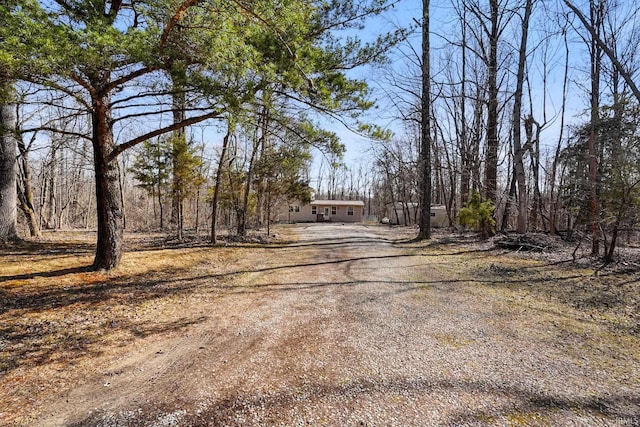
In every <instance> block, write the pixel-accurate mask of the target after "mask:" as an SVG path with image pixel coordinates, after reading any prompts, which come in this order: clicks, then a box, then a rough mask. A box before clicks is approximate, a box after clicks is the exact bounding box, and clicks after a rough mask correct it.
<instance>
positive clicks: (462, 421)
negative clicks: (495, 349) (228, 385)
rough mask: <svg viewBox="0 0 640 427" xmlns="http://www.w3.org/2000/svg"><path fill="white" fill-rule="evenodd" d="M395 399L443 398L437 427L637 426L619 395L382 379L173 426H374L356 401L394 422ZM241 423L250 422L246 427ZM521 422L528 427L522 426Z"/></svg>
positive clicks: (248, 399) (628, 397)
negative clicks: (467, 399)
mask: <svg viewBox="0 0 640 427" xmlns="http://www.w3.org/2000/svg"><path fill="white" fill-rule="evenodd" d="M463 394H466V395H473V396H474V400H475V401H476V402H477V401H480V403H490V404H491V405H492V406H491V407H490V408H489V409H487V405H483V409H476V408H471V407H460V406H458V407H456V404H455V402H456V401H457V398H456V396H458V395H463ZM398 395H401V396H405V397H409V398H411V400H415V399H426V400H430V401H438V400H439V398H440V397H441V396H448V397H447V399H448V402H449V403H448V405H450V407H451V409H452V410H451V411H450V414H446V413H441V414H440V416H439V417H438V418H439V421H438V424H437V425H441V426H452V427H453V426H461V425H494V424H502V423H501V422H500V421H501V420H503V421H504V420H508V419H510V418H519V419H523V418H524V419H526V418H527V417H530V418H529V420H530V421H531V422H534V420H536V419H538V421H539V422H543V423H544V425H546V423H547V421H545V418H546V417H547V416H550V417H552V419H553V417H554V416H558V417H559V419H560V420H563V421H565V422H566V423H567V425H568V424H571V423H573V422H583V420H585V418H591V419H592V420H593V421H594V422H597V423H602V422H605V423H608V422H620V420H627V421H629V422H631V423H633V424H630V425H634V426H636V425H638V422H639V421H640V418H639V417H640V415H639V413H640V412H639V408H640V397H639V396H638V395H632V394H623V393H620V394H617V395H609V394H607V395H606V396H605V395H602V396H580V395H577V396H571V397H567V396H560V395H554V394H551V393H549V392H547V391H542V390H536V389H534V388H525V387H524V386H519V385H516V384H513V383H512V384H504V383H502V384H496V383H491V382H488V381H483V380H447V379H443V378H428V379H425V378H402V377H396V378H385V379H384V380H376V379H373V378H358V379H355V380H351V381H347V382H341V383H339V384H337V383H328V382H320V381H317V382H314V383H311V384H309V383H304V384H288V386H287V388H286V389H279V390H274V391H267V392H264V391H261V392H259V393H255V394H239V395H237V394H233V395H229V396H228V397H223V398H220V399H218V400H214V401H211V402H206V404H203V403H202V402H201V403H200V404H199V409H198V411H183V415H182V416H181V417H180V419H179V423H180V425H182V426H218V425H224V426H240V425H243V426H244V425H280V424H282V422H283V420H288V419H290V418H289V417H291V416H292V415H293V417H294V418H295V419H300V418H301V419H305V418H307V419H308V420H309V421H310V422H311V420H313V419H314V418H317V416H320V415H322V416H323V417H324V419H325V423H328V424H330V425H341V424H342V425H349V423H354V422H355V423H359V425H370V424H371V423H375V422H376V421H378V420H375V415H371V414H369V413H368V412H367V410H366V406H365V405H362V403H363V402H367V401H368V400H369V399H372V400H373V401H374V402H376V407H377V408H378V411H376V412H378V413H385V412H386V413H392V414H397V416H399V418H401V419H402V415H401V414H400V413H399V411H401V409H402V408H401V407H402V404H401V402H402V399H400V400H399V399H398V398H397V396H398ZM301 396H304V398H301ZM461 400H463V399H462V398H461ZM180 403H181V405H180V406H179V407H174V408H171V407H170V406H171V405H168V404H164V405H163V406H155V405H152V404H149V405H147V406H143V407H141V408H136V409H137V411H135V412H133V411H128V412H125V411H121V412H120V415H117V414H111V413H106V412H98V413H93V414H91V415H89V416H88V417H86V418H84V419H82V420H80V421H76V422H74V423H72V424H70V426H73V427H80V426H99V425H103V421H104V420H105V419H109V420H110V421H112V422H113V421H116V422H117V421H121V420H119V419H118V417H123V416H126V417H128V419H127V420H126V422H127V423H128V424H129V425H134V424H135V425H138V424H140V425H142V424H144V425H150V424H153V423H154V422H157V421H158V420H160V419H162V418H163V417H164V416H166V415H167V413H176V411H177V410H181V409H182V408H184V402H180ZM325 404H326V405H328V407H336V406H337V407H341V408H343V409H344V408H348V409H346V410H342V411H338V412H330V413H329V414H326V413H324V412H320V413H318V414H316V413H314V409H313V408H317V407H322V406H324V405H325ZM428 408H429V409H430V411H429V412H431V415H433V412H435V411H434V409H436V408H437V406H436V407H434V406H431V405H429V406H428ZM122 409H125V408H122ZM123 414H126V415H123ZM132 414H134V415H132ZM417 416H418V417H421V418H420V419H416V420H414V422H420V423H423V422H426V421H427V420H428V419H429V414H428V413H424V414H422V415H420V414H418V415H417ZM372 417H373V418H374V419H372ZM394 418H395V417H394ZM556 419H557V418H556ZM242 420H244V421H242ZM247 420H253V421H252V422H249V423H247ZM122 421H124V420H122ZM561 422H562V421H561ZM525 424H526V425H530V423H529V422H525ZM154 425H155V424H154ZM372 425H375V424H372Z"/></svg>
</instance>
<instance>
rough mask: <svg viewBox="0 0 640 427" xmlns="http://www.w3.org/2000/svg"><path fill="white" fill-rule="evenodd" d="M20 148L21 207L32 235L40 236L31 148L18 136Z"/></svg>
mask: <svg viewBox="0 0 640 427" xmlns="http://www.w3.org/2000/svg"><path fill="white" fill-rule="evenodd" d="M18 150H19V151H20V161H19V162H18V167H19V170H20V182H19V183H18V189H19V191H18V199H19V201H20V209H21V210H22V212H23V213H24V215H25V217H26V218H27V225H28V226H29V233H30V234H31V237H35V238H38V237H40V226H39V225H38V217H37V215H36V210H35V207H34V206H33V184H32V179H31V166H30V165H29V150H27V147H26V146H25V144H24V141H22V140H21V139H20V138H18Z"/></svg>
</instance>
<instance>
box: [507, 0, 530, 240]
mask: <svg viewBox="0 0 640 427" xmlns="http://www.w3.org/2000/svg"><path fill="white" fill-rule="evenodd" d="M530 16H531V0H527V2H526V4H525V9H524V17H523V18H522V35H521V39H520V52H519V54H518V71H517V74H516V91H515V94H514V96H513V118H512V123H511V125H512V126H513V163H514V166H513V169H514V174H515V176H514V178H515V180H516V184H517V189H518V222H517V226H516V232H517V233H519V234H524V233H526V231H527V207H528V206H527V205H528V203H527V185H526V182H525V174H524V160H523V155H524V153H523V150H522V141H521V139H522V132H521V125H520V117H521V116H522V87H523V86H524V67H525V62H526V58H527V37H528V35H529V17H530Z"/></svg>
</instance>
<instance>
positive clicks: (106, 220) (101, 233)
mask: <svg viewBox="0 0 640 427" xmlns="http://www.w3.org/2000/svg"><path fill="white" fill-rule="evenodd" d="M93 87H98V85H93ZM92 107H93V109H92V113H91V119H92V127H93V134H92V143H93V163H94V168H95V178H96V205H97V219H98V241H97V247H96V256H95V259H94V261H93V268H95V269H96V270H111V269H112V268H115V267H116V266H117V265H118V264H119V262H120V259H121V257H122V238H123V230H124V226H123V213H122V204H121V198H120V185H119V171H118V160H117V157H116V158H112V157H111V156H110V155H111V153H112V151H113V149H114V148H115V145H114V141H113V132H112V128H111V106H110V103H109V96H108V95H107V94H100V93H98V94H97V95H96V96H95V97H94V98H93V99H92Z"/></svg>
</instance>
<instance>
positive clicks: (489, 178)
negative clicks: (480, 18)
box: [485, 0, 499, 204]
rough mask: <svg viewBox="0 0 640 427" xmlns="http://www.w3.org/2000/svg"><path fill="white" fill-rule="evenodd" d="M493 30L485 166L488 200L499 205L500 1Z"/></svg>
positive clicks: (495, 5)
mask: <svg viewBox="0 0 640 427" xmlns="http://www.w3.org/2000/svg"><path fill="white" fill-rule="evenodd" d="M489 6H490V9H491V28H490V34H489V58H488V62H487V67H488V75H487V80H488V81H487V87H488V92H489V93H488V95H489V102H488V106H487V158H486V165H485V190H486V198H487V199H491V200H492V201H493V202H494V203H496V204H497V203H498V194H497V190H498V148H499V143H498V36H499V29H498V16H499V10H498V0H490V1H489Z"/></svg>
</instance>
